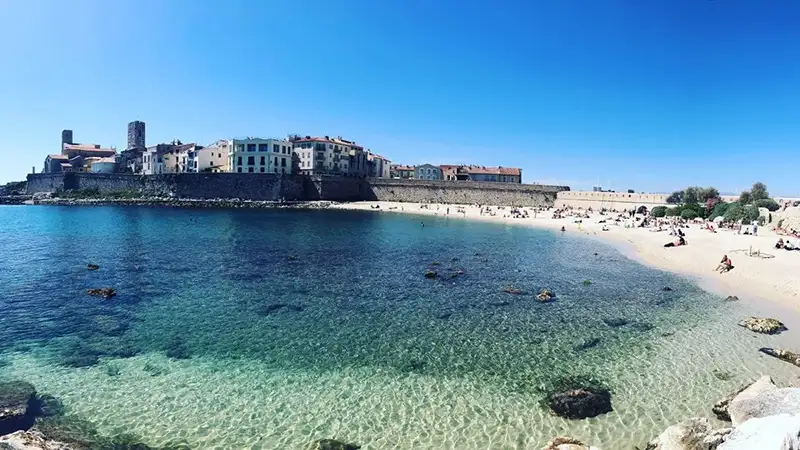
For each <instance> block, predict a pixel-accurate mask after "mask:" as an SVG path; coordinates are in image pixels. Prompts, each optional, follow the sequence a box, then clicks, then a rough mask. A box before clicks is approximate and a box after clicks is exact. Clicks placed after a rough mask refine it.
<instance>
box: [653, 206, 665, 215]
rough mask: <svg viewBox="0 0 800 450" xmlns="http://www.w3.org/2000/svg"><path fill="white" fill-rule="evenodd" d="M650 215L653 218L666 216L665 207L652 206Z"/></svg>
mask: <svg viewBox="0 0 800 450" xmlns="http://www.w3.org/2000/svg"><path fill="white" fill-rule="evenodd" d="M650 215H651V216H653V217H664V216H666V215H667V207H666V206H654V207H653V209H651V210H650Z"/></svg>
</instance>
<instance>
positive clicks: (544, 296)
mask: <svg viewBox="0 0 800 450" xmlns="http://www.w3.org/2000/svg"><path fill="white" fill-rule="evenodd" d="M555 298H556V294H554V293H553V291H551V290H550V289H542V291H541V292H539V293H538V294H536V300H538V301H540V302H542V303H545V302H551V301H553V300H555Z"/></svg>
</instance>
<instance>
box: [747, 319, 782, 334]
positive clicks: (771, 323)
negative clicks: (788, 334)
mask: <svg viewBox="0 0 800 450" xmlns="http://www.w3.org/2000/svg"><path fill="white" fill-rule="evenodd" d="M739 326H740V327H744V328H747V329H748V330H750V331H755V332H756V333H764V334H778V333H780V332H782V331H786V330H787V329H788V328H786V326H785V325H784V324H783V323H782V322H780V321H779V320H777V319H773V318H770V317H748V318H747V319H744V320H742V321H741V322H739Z"/></svg>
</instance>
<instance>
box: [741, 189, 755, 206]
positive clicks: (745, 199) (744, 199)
mask: <svg viewBox="0 0 800 450" xmlns="http://www.w3.org/2000/svg"><path fill="white" fill-rule="evenodd" d="M752 201H753V196H752V195H751V194H750V191H742V193H741V194H739V203H740V204H742V205H749V204H750V202H752Z"/></svg>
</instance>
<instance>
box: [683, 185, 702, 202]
mask: <svg viewBox="0 0 800 450" xmlns="http://www.w3.org/2000/svg"><path fill="white" fill-rule="evenodd" d="M699 193H700V192H699V188H697V187H694V186H689V187H687V188H686V189H684V190H683V203H685V204H687V205H694V204H696V203H697V202H698V201H699V200H700V197H699V195H698V194H699Z"/></svg>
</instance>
